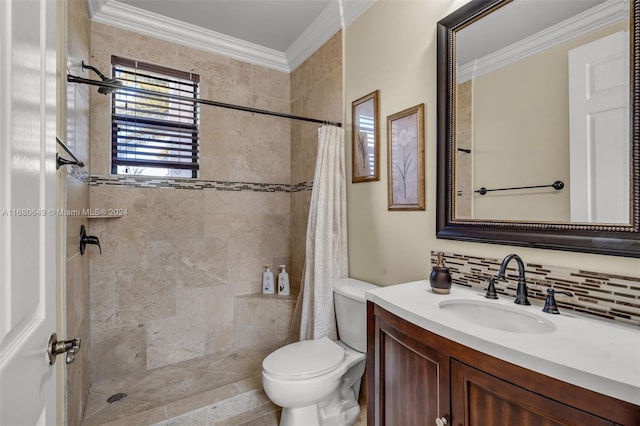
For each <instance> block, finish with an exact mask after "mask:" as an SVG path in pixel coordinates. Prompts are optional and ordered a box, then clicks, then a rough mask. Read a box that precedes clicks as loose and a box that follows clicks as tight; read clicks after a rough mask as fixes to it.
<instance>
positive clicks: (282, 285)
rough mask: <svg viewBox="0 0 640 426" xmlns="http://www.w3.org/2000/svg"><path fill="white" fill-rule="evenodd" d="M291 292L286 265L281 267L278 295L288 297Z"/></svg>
mask: <svg viewBox="0 0 640 426" xmlns="http://www.w3.org/2000/svg"><path fill="white" fill-rule="evenodd" d="M289 292H290V287H289V274H288V273H287V271H286V270H285V265H280V273H279V274H278V294H279V295H280V296H288V295H289Z"/></svg>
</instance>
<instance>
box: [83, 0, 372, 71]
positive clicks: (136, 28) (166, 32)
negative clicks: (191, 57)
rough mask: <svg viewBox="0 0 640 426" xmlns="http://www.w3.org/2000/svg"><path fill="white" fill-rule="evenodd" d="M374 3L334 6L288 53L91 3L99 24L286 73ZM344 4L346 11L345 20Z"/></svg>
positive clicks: (348, 0) (109, 1)
mask: <svg viewBox="0 0 640 426" xmlns="http://www.w3.org/2000/svg"><path fill="white" fill-rule="evenodd" d="M374 2H375V0H337V1H335V2H331V3H330V4H329V5H328V6H327V7H326V8H325V9H324V10H323V11H322V13H321V14H320V15H319V16H318V17H317V18H316V20H315V21H313V22H312V23H311V25H309V27H308V28H307V29H306V30H305V31H304V32H303V33H302V34H301V35H300V36H299V37H298V38H297V39H296V40H295V41H294V42H293V43H292V45H291V46H290V47H289V48H288V49H287V50H286V52H280V51H277V50H274V49H269V48H266V47H263V46H260V45H257V44H253V43H249V42H246V41H244V40H241V39H238V38H235V37H229V36H227V35H224V34H221V33H217V32H215V31H211V30H206V29H204V28H202V27H198V26H195V25H190V24H187V23H185V22H183V21H178V20H176V19H172V18H168V17H166V16H162V15H159V14H155V13H152V12H148V11H146V10H142V9H139V8H137V7H133V6H129V5H127V4H124V3H121V2H119V1H117V0H87V4H88V7H89V16H90V17H91V19H92V20H93V21H95V22H98V23H101V24H105V25H110V26H113V27H118V28H122V29H124V30H128V31H133V32H136V33H140V34H144V35H148V36H151V37H155V38H159V39H163V40H167V41H171V42H175V43H180V44H182V45H185V46H188V47H193V48H196V49H200V50H204V51H207V52H212V53H216V54H219V55H224V56H228V57H231V58H234V59H238V60H240V61H244V62H249V63H252V64H256V65H260V66H264V67H267V68H271V69H275V70H278V71H283V72H291V71H293V70H294V69H296V68H297V67H298V66H299V65H300V64H302V63H303V62H304V61H305V60H306V59H307V58H308V57H309V56H311V55H312V54H313V52H315V51H316V50H318V49H319V48H320V47H321V46H322V45H323V44H324V43H325V42H326V41H327V40H329V39H330V38H331V37H333V35H334V34H335V33H336V32H337V31H338V30H339V29H340V28H342V26H343V23H342V22H341V20H342V18H344V21H345V22H344V26H346V25H349V24H350V23H351V22H353V21H354V20H355V19H356V18H357V17H358V16H360V15H361V14H362V13H363V12H364V11H365V10H367V9H368V8H369V6H371V5H372V4H373V3H374ZM340 4H342V7H343V16H342V17H341V13H340Z"/></svg>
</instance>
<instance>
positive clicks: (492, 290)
mask: <svg viewBox="0 0 640 426" xmlns="http://www.w3.org/2000/svg"><path fill="white" fill-rule="evenodd" d="M484 297H486V298H487V299H497V298H498V294H497V293H496V280H495V278H493V277H491V278H489V287H487V292H486V293H485V295H484Z"/></svg>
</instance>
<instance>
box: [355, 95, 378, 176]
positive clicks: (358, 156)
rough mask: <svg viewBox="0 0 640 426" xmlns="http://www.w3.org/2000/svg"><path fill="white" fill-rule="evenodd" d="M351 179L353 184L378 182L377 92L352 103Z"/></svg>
mask: <svg viewBox="0 0 640 426" xmlns="http://www.w3.org/2000/svg"><path fill="white" fill-rule="evenodd" d="M351 119H352V122H353V125H352V126H353V127H352V132H351V133H352V136H351V137H352V147H351V161H352V166H353V167H352V169H351V170H352V179H351V181H352V182H353V183H357V182H368V181H376V180H380V174H379V171H378V170H379V164H378V163H379V161H380V160H379V158H380V147H379V144H380V140H379V137H378V90H376V91H375V92H372V93H369V94H368V95H366V96H363V97H361V98H360V99H358V100H355V101H353V103H352V104H351Z"/></svg>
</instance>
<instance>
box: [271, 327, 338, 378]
mask: <svg viewBox="0 0 640 426" xmlns="http://www.w3.org/2000/svg"><path fill="white" fill-rule="evenodd" d="M344 358H345V350H344V348H342V347H341V346H340V345H337V344H335V343H334V342H333V341H331V340H330V339H328V338H326V337H323V338H321V339H317V340H304V341H302V342H297V343H292V344H290V345H287V346H284V347H282V348H280V349H278V350H277V351H275V352H273V353H272V354H271V355H269V356H268V357H266V358H265V359H264V361H263V362H262V368H263V369H264V371H266V372H267V373H269V374H271V375H274V376H280V377H283V378H290V379H293V378H297V379H304V378H309V377H315V376H319V375H322V374H324V373H328V372H329V371H332V370H335V369H336V368H338V366H339V365H340V364H342V362H343V361H344Z"/></svg>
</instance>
